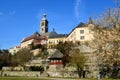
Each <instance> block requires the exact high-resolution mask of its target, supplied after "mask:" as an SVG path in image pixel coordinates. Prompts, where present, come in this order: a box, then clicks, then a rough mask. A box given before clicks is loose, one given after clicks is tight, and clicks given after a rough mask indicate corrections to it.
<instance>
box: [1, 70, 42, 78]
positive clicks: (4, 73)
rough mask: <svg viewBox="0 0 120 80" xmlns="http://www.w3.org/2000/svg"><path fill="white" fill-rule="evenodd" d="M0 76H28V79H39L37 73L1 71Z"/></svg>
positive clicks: (38, 73)
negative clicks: (0, 74)
mask: <svg viewBox="0 0 120 80" xmlns="http://www.w3.org/2000/svg"><path fill="white" fill-rule="evenodd" d="M2 76H28V77H39V76H40V72H39V71H3V72H2Z"/></svg>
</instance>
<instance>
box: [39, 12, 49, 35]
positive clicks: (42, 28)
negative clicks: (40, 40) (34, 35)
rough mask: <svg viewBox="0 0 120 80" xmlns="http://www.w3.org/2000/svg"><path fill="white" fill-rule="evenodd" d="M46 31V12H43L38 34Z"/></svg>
mask: <svg viewBox="0 0 120 80" xmlns="http://www.w3.org/2000/svg"><path fill="white" fill-rule="evenodd" d="M47 32H48V21H47V19H46V14H45V13H44V14H43V18H42V20H41V22H40V34H43V33H47Z"/></svg>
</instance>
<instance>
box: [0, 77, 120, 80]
mask: <svg viewBox="0 0 120 80" xmlns="http://www.w3.org/2000/svg"><path fill="white" fill-rule="evenodd" d="M55 79H57V78H54V79H53V78H52V79H51V78H50V79H49V78H46V79H43V78H37V77H36V78H35V77H0V80H55ZM62 79H67V80H69V79H71V78H59V80H62ZM73 80H74V79H73ZM75 80H97V79H75ZM101 80H120V79H101Z"/></svg>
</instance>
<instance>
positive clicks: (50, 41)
mask: <svg viewBox="0 0 120 80" xmlns="http://www.w3.org/2000/svg"><path fill="white" fill-rule="evenodd" d="M65 41H66V37H62V38H49V39H48V41H47V47H48V48H52V47H54V46H55V45H57V44H58V43H59V42H65Z"/></svg>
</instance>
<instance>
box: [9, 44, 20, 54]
mask: <svg viewBox="0 0 120 80" xmlns="http://www.w3.org/2000/svg"><path fill="white" fill-rule="evenodd" d="M19 50H20V47H18V46H15V47H13V48H10V49H9V53H11V54H12V55H14V54H15V53H17V52H18V51H19Z"/></svg>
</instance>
